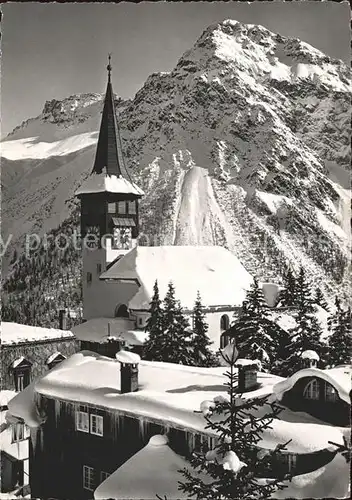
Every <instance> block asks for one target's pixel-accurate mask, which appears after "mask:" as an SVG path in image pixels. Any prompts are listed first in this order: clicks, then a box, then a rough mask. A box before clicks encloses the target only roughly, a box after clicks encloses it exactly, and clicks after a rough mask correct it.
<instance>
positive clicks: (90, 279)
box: [87, 273, 92, 283]
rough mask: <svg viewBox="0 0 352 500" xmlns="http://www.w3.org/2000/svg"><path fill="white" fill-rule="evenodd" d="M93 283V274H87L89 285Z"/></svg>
mask: <svg viewBox="0 0 352 500" xmlns="http://www.w3.org/2000/svg"><path fill="white" fill-rule="evenodd" d="M91 282H92V273H87V283H91Z"/></svg>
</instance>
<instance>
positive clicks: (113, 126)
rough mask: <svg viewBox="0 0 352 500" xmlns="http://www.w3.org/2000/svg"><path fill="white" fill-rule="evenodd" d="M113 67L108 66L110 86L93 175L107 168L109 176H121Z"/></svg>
mask: <svg viewBox="0 0 352 500" xmlns="http://www.w3.org/2000/svg"><path fill="white" fill-rule="evenodd" d="M110 71H111V66H110V63H109V65H108V75H109V78H108V85H107V88H106V94H105V101H104V108H103V115H102V119H101V124H100V131H99V139H98V146H97V151H96V155H95V161H94V167H93V171H92V173H96V174H101V173H102V172H103V169H104V168H106V173H107V174H108V175H116V176H120V175H122V173H121V166H120V161H119V155H118V147H117V137H118V130H117V122H116V115H115V105H114V93H113V90H112V84H111V75H110Z"/></svg>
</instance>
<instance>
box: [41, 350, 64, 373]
mask: <svg viewBox="0 0 352 500" xmlns="http://www.w3.org/2000/svg"><path fill="white" fill-rule="evenodd" d="M64 359H66V356H64V355H63V354H61V352H58V351H56V352H54V353H53V354H52V355H51V356H49V357H48V359H47V360H46V364H47V365H48V368H49V370H51V369H52V368H54V367H55V366H57V365H58V364H59V363H61V362H62V361H63V360H64Z"/></svg>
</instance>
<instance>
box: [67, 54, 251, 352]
mask: <svg viewBox="0 0 352 500" xmlns="http://www.w3.org/2000/svg"><path fill="white" fill-rule="evenodd" d="M107 70H108V82H107V89H106V94H105V101H104V107H103V112H102V119H101V125H100V131H99V138H98V143H97V149H96V155H95V161H94V166H93V169H92V172H91V174H90V175H89V176H88V178H87V179H86V180H85V181H84V182H83V184H82V185H81V186H80V188H79V189H78V190H77V191H76V196H77V197H78V198H79V199H80V202H81V237H82V242H83V253H82V255H83V277H82V282H83V285H82V286H83V317H84V322H83V323H82V324H81V325H78V326H77V327H75V328H74V333H75V335H76V336H77V338H78V339H79V340H80V341H81V347H82V348H85V349H90V350H94V351H97V352H100V353H101V354H103V353H105V354H108V353H107V352H106V350H105V351H104V345H105V347H106V344H107V343H108V344H110V343H111V342H113V341H118V342H123V343H124V344H125V345H126V344H127V345H129V346H130V347H132V348H137V351H138V347H140V346H142V345H143V342H144V341H145V338H146V334H145V332H144V328H145V325H146V320H147V318H148V310H149V303H150V300H151V298H152V295H153V285H154V283H155V281H156V280H157V281H158V286H159V292H160V297H161V299H163V298H164V296H165V294H166V291H167V286H168V284H169V282H172V283H173V285H174V287H175V295H176V298H177V299H178V300H180V302H181V305H182V307H183V309H184V313H185V315H186V316H187V317H188V319H189V322H190V327H191V328H192V310H193V306H194V302H195V300H196V296H197V292H198V291H199V293H200V296H201V299H202V304H203V306H204V313H205V314H206V321H207V323H208V325H209V330H208V335H209V337H210V339H211V340H212V342H213V344H212V348H213V350H214V351H216V350H218V349H219V348H220V347H224V338H223V337H222V333H223V332H225V331H226V330H227V329H228V328H229V326H230V323H231V321H232V317H233V314H234V312H236V311H238V310H239V308H240V307H241V304H242V301H243V300H244V298H245V295H246V291H247V289H248V288H249V287H250V284H251V282H252V276H251V275H250V274H249V273H248V272H247V271H246V270H245V268H244V267H243V266H242V264H241V262H240V261H239V259H238V258H237V257H236V256H235V255H234V254H233V253H232V252H230V251H229V250H227V249H225V248H223V247H218V246H142V245H141V244H139V240H142V238H140V236H141V235H142V233H141V228H140V222H139V212H140V202H141V200H142V198H143V195H144V193H143V191H142V190H141V189H140V188H139V187H138V186H137V185H136V184H135V183H134V182H133V181H132V179H131V178H130V175H129V173H128V171H127V169H126V168H125V165H124V161H123V157H122V149H121V141H120V134H119V127H118V123H117V119H116V113H115V106H114V94H113V89H112V83H111V64H110V58H109V64H108V66H107ZM143 231H144V236H145V235H147V236H148V228H143ZM141 242H142V241H141ZM108 341H109V342H108ZM115 352H116V349H115Z"/></svg>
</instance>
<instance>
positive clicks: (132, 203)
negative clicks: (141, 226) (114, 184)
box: [128, 201, 137, 215]
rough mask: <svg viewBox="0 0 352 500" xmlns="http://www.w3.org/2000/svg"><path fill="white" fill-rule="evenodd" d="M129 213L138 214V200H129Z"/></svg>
mask: <svg viewBox="0 0 352 500" xmlns="http://www.w3.org/2000/svg"><path fill="white" fill-rule="evenodd" d="M128 213H129V214H131V215H136V213H137V210H136V202H135V201H129V202H128Z"/></svg>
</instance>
